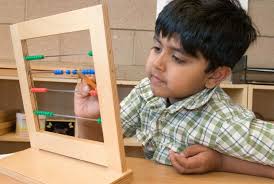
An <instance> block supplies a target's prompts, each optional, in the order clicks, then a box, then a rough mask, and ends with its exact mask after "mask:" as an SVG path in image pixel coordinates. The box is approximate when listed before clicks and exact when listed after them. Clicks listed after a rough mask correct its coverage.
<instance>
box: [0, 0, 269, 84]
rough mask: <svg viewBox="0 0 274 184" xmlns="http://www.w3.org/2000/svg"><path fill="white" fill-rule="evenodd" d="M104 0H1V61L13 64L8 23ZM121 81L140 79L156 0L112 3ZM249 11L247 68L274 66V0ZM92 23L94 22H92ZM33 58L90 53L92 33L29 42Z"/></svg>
mask: <svg viewBox="0 0 274 184" xmlns="http://www.w3.org/2000/svg"><path fill="white" fill-rule="evenodd" d="M100 2H101V0H0V40H1V41H0V62H1V59H9V60H11V62H14V61H13V51H12V45H11V39H10V33H9V25H10V24H13V23H17V22H21V21H24V20H30V19H35V18H39V17H43V16H48V15H53V14H57V13H61V12H66V11H70V10H74V9H79V8H83V7H87V6H92V5H96V4H98V3H100ZM108 3H109V15H110V24H111V30H112V43H113V50H114V60H115V64H116V66H117V77H118V78H119V79H124V80H139V79H141V78H142V77H144V63H145V61H146V56H147V54H148V51H149V48H150V47H151V45H152V36H153V29H154V21H155V14H156V0H109V1H108ZM249 13H250V15H251V16H252V17H253V20H254V22H255V24H256V25H257V27H258V28H259V30H260V33H261V36H260V37H259V39H258V42H257V43H256V45H255V46H254V47H251V48H250V49H249V50H248V55H249V61H248V62H249V66H253V67H274V0H249ZM91 21H92V19H91ZM28 48H29V53H30V54H41V53H42V54H49V55H53V54H70V53H79V52H85V51H86V50H88V49H90V44H89V36H88V33H87V32H85V31H83V32H77V33H69V34H64V35H58V36H51V37H47V38H39V39H34V40H29V41H28ZM49 60H51V61H53V62H61V63H62V62H77V63H80V64H82V63H83V64H84V63H87V62H88V61H87V58H85V57H83V56H78V57H76V56H74V57H57V58H50V59H49Z"/></svg>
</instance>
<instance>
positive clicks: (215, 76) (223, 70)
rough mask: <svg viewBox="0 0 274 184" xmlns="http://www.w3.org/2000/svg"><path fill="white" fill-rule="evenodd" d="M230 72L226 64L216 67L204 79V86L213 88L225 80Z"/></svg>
mask: <svg viewBox="0 0 274 184" xmlns="http://www.w3.org/2000/svg"><path fill="white" fill-rule="evenodd" d="M230 74H231V69H230V68H229V67H227V66H222V67H218V68H217V69H216V70H214V71H213V72H211V73H209V76H208V78H207V81H206V84H205V86H206V88H209V89H211V88H214V87H215V86H217V85H219V84H220V83H221V82H222V81H223V80H225V79H226V78H227V77H228V76H229V75H230Z"/></svg>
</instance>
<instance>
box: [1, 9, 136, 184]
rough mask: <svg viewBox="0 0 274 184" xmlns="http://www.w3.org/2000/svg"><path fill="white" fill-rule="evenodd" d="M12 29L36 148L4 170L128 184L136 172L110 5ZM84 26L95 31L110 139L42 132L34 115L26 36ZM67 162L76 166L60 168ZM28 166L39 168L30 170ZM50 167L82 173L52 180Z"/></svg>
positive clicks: (24, 176)
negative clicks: (124, 121)
mask: <svg viewBox="0 0 274 184" xmlns="http://www.w3.org/2000/svg"><path fill="white" fill-rule="evenodd" d="M10 30H11V35H12V42H13V47H14V53H15V59H16V64H17V70H18V76H19V82H20V87H21V93H22V98H23V104H24V109H25V113H26V120H27V126H28V130H29V136H30V143H31V148H30V149H28V150H26V151H23V152H19V153H16V154H15V155H13V156H11V157H8V158H6V159H4V160H1V161H0V172H3V173H5V174H8V175H10V176H13V177H15V178H17V179H20V180H21V181H25V182H26V183H73V182H75V181H78V182H77V183H82V182H84V181H85V179H88V178H90V180H92V182H87V183H100V184H101V183H127V182H128V181H129V180H130V177H131V175H132V173H131V170H128V169H127V167H126V163H125V153H124V146H123V137H122V132H121V126H120V112H119V102H118V95H117V89H116V80H115V69H114V64H113V55H112V49H111V37H110V29H109V23H108V14H107V7H106V4H103V5H97V6H93V7H88V8H84V9H80V10H75V11H71V12H66V13H61V14H57V15H53V16H48V17H43V18H39V19H35V20H30V21H26V22H21V23H17V24H14V25H11V27H10ZM82 30H89V32H90V40H91V43H92V50H93V53H94V56H93V61H94V67H95V70H96V82H97V91H98V98H99V105H100V112H101V118H102V122H103V123H102V128H103V135H104V143H102V142H97V141H89V140H83V139H78V138H71V137H69V136H65V135H59V134H55V133H50V132H45V131H41V130H40V129H39V122H38V118H37V116H36V115H34V114H33V111H34V110H37V103H36V98H35V95H33V94H32V93H31V91H30V89H31V88H32V87H33V80H32V76H31V72H30V71H31V68H30V64H29V61H25V60H24V56H26V55H28V51H27V47H26V40H27V39H31V38H38V37H43V36H49V35H55V34H61V33H69V32H75V31H82ZM30 157H32V158H30ZM22 159H23V160H24V161H22ZM33 159H34V160H33ZM35 159H37V160H35ZM53 161H54V162H55V163H53ZM84 161H86V162H84ZM15 162H18V164H15ZM27 162H30V163H29V166H26V165H25V164H27ZM34 162H38V163H40V164H46V165H47V170H45V169H46V168H43V166H42V165H41V167H42V168H39V167H37V165H35V163H34ZM46 162H47V163H46ZM62 162H66V164H71V165H70V166H71V167H73V168H69V170H67V169H68V168H61V169H60V168H59V169H57V168H54V167H60V166H58V165H56V164H57V163H59V164H60V163H62ZM87 162H88V164H87ZM26 167H28V168H29V169H30V167H34V168H35V169H38V170H39V171H38V172H37V171H35V172H29V171H26ZM43 169H44V170H43ZM49 169H51V170H54V171H56V172H58V173H60V172H63V173H64V175H67V174H68V173H71V172H74V169H76V170H75V175H76V176H75V178H73V176H66V178H67V177H71V178H70V179H66V180H65V182H63V180H61V179H60V178H55V179H56V180H55V179H54V178H50V179H47V177H50V176H47V175H46V174H45V173H44V172H48V170H49ZM30 170H31V169H30ZM62 170H63V171H62ZM64 170H65V171H64ZM66 170H67V171H66ZM51 172H52V171H51ZM85 172H86V173H85ZM90 172H93V173H90ZM59 177H62V175H61V176H59ZM64 177H65V176H64ZM80 177H81V178H80ZM77 178H78V180H77ZM79 181H81V182H79Z"/></svg>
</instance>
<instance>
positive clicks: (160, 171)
mask: <svg viewBox="0 0 274 184" xmlns="http://www.w3.org/2000/svg"><path fill="white" fill-rule="evenodd" d="M127 163H128V167H129V168H131V169H132V170H133V181H132V183H131V184H151V183H153V184H154V183H155V184H220V183H221V184H231V183H237V184H258V183H259V184H273V183H274V180H272V179H267V178H261V177H254V176H246V175H240V174H231V173H222V172H215V173H209V174H204V175H180V174H178V173H176V171H175V170H174V169H173V168H172V167H169V166H164V165H160V164H157V163H155V162H153V161H149V160H144V159H140V158H133V157H128V158H127ZM0 183H4V184H22V183H21V182H18V181H16V180H14V179H12V178H10V177H8V176H5V175H3V174H0Z"/></svg>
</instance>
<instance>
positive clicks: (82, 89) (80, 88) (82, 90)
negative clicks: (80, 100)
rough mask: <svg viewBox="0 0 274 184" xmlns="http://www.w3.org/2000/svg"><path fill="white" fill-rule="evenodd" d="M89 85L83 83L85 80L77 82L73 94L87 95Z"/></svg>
mask: <svg viewBox="0 0 274 184" xmlns="http://www.w3.org/2000/svg"><path fill="white" fill-rule="evenodd" d="M89 92H90V87H89V86H88V85H87V83H85V81H82V82H81V83H78V84H77V85H76V87H75V95H77V96H82V97H85V96H89Z"/></svg>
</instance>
